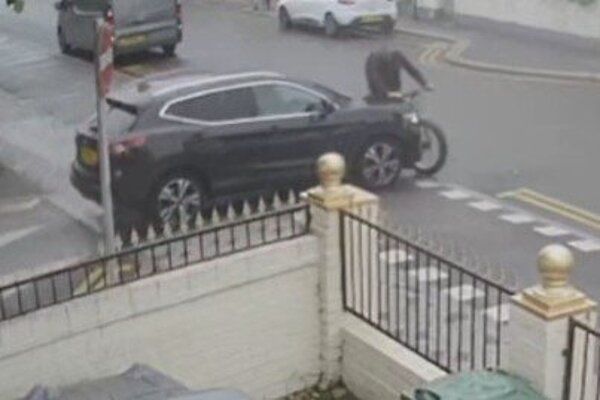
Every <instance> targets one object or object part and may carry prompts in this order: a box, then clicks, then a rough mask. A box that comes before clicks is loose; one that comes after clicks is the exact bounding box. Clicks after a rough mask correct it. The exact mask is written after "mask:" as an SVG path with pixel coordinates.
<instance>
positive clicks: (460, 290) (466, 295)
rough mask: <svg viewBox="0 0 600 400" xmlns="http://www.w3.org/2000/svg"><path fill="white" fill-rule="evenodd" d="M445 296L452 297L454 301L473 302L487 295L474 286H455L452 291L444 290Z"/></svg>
mask: <svg viewBox="0 0 600 400" xmlns="http://www.w3.org/2000/svg"><path fill="white" fill-rule="evenodd" d="M442 293H444V296H448V295H449V296H450V298H451V299H452V300H454V301H457V302H460V301H471V300H473V299H478V298H481V297H484V296H485V293H484V292H483V290H481V289H476V288H475V287H473V285H469V284H465V285H462V286H454V287H451V288H450V289H448V288H446V289H444V290H442Z"/></svg>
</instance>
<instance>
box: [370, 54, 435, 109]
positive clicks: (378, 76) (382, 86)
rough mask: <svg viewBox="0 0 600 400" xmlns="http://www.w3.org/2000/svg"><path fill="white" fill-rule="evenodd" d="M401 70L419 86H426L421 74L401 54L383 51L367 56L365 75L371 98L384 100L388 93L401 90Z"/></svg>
mask: <svg viewBox="0 0 600 400" xmlns="http://www.w3.org/2000/svg"><path fill="white" fill-rule="evenodd" d="M402 69H406V72H408V74H409V75H410V76H411V77H412V78H413V79H414V80H415V81H417V82H418V83H419V84H420V85H421V86H426V85H427V81H426V79H425V77H424V76H423V74H421V72H420V71H419V70H418V69H417V68H416V67H415V66H414V65H413V64H412V63H411V62H410V61H409V60H408V59H407V58H406V57H405V56H404V54H402V52H400V51H398V50H396V51H385V50H383V51H377V52H373V53H371V54H369V57H368V58H367V62H366V64H365V73H366V75H367V82H368V84H369V91H370V92H371V96H372V97H374V98H385V97H387V93H388V92H395V91H400V90H401V89H402V78H401V71H402Z"/></svg>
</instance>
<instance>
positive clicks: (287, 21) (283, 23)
mask: <svg viewBox="0 0 600 400" xmlns="http://www.w3.org/2000/svg"><path fill="white" fill-rule="evenodd" d="M292 28H293V25H292V19H291V17H290V14H289V13H288V11H287V9H286V8H285V7H281V8H280V9H279V30H280V31H289V30H290V29H292Z"/></svg>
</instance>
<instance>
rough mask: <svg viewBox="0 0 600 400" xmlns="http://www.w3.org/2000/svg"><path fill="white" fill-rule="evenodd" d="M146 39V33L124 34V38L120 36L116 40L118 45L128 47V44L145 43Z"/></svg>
mask: <svg viewBox="0 0 600 400" xmlns="http://www.w3.org/2000/svg"><path fill="white" fill-rule="evenodd" d="M146 40H147V37H146V35H132V36H126V37H124V38H120V39H119V40H118V44H119V46H123V47H129V46H137V45H140V44H143V43H145V42H146Z"/></svg>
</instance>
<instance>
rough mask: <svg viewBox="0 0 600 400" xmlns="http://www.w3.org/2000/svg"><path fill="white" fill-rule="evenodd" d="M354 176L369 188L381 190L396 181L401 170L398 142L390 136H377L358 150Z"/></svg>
mask: <svg viewBox="0 0 600 400" xmlns="http://www.w3.org/2000/svg"><path fill="white" fill-rule="evenodd" d="M355 165H357V171H356V172H355V173H356V178H357V181H358V182H359V184H360V185H362V186H363V187H365V188H367V189H370V190H381V189H384V188H386V187H388V186H390V185H392V184H393V183H394V182H396V179H397V178H398V175H399V174H400V172H401V171H402V155H401V150H400V142H399V141H398V140H397V139H395V138H392V137H386V136H382V137H377V138H374V139H372V140H370V141H369V142H367V143H366V144H365V145H364V146H363V147H362V148H361V150H360V152H359V154H358V157H357V161H356V164H355Z"/></svg>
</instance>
